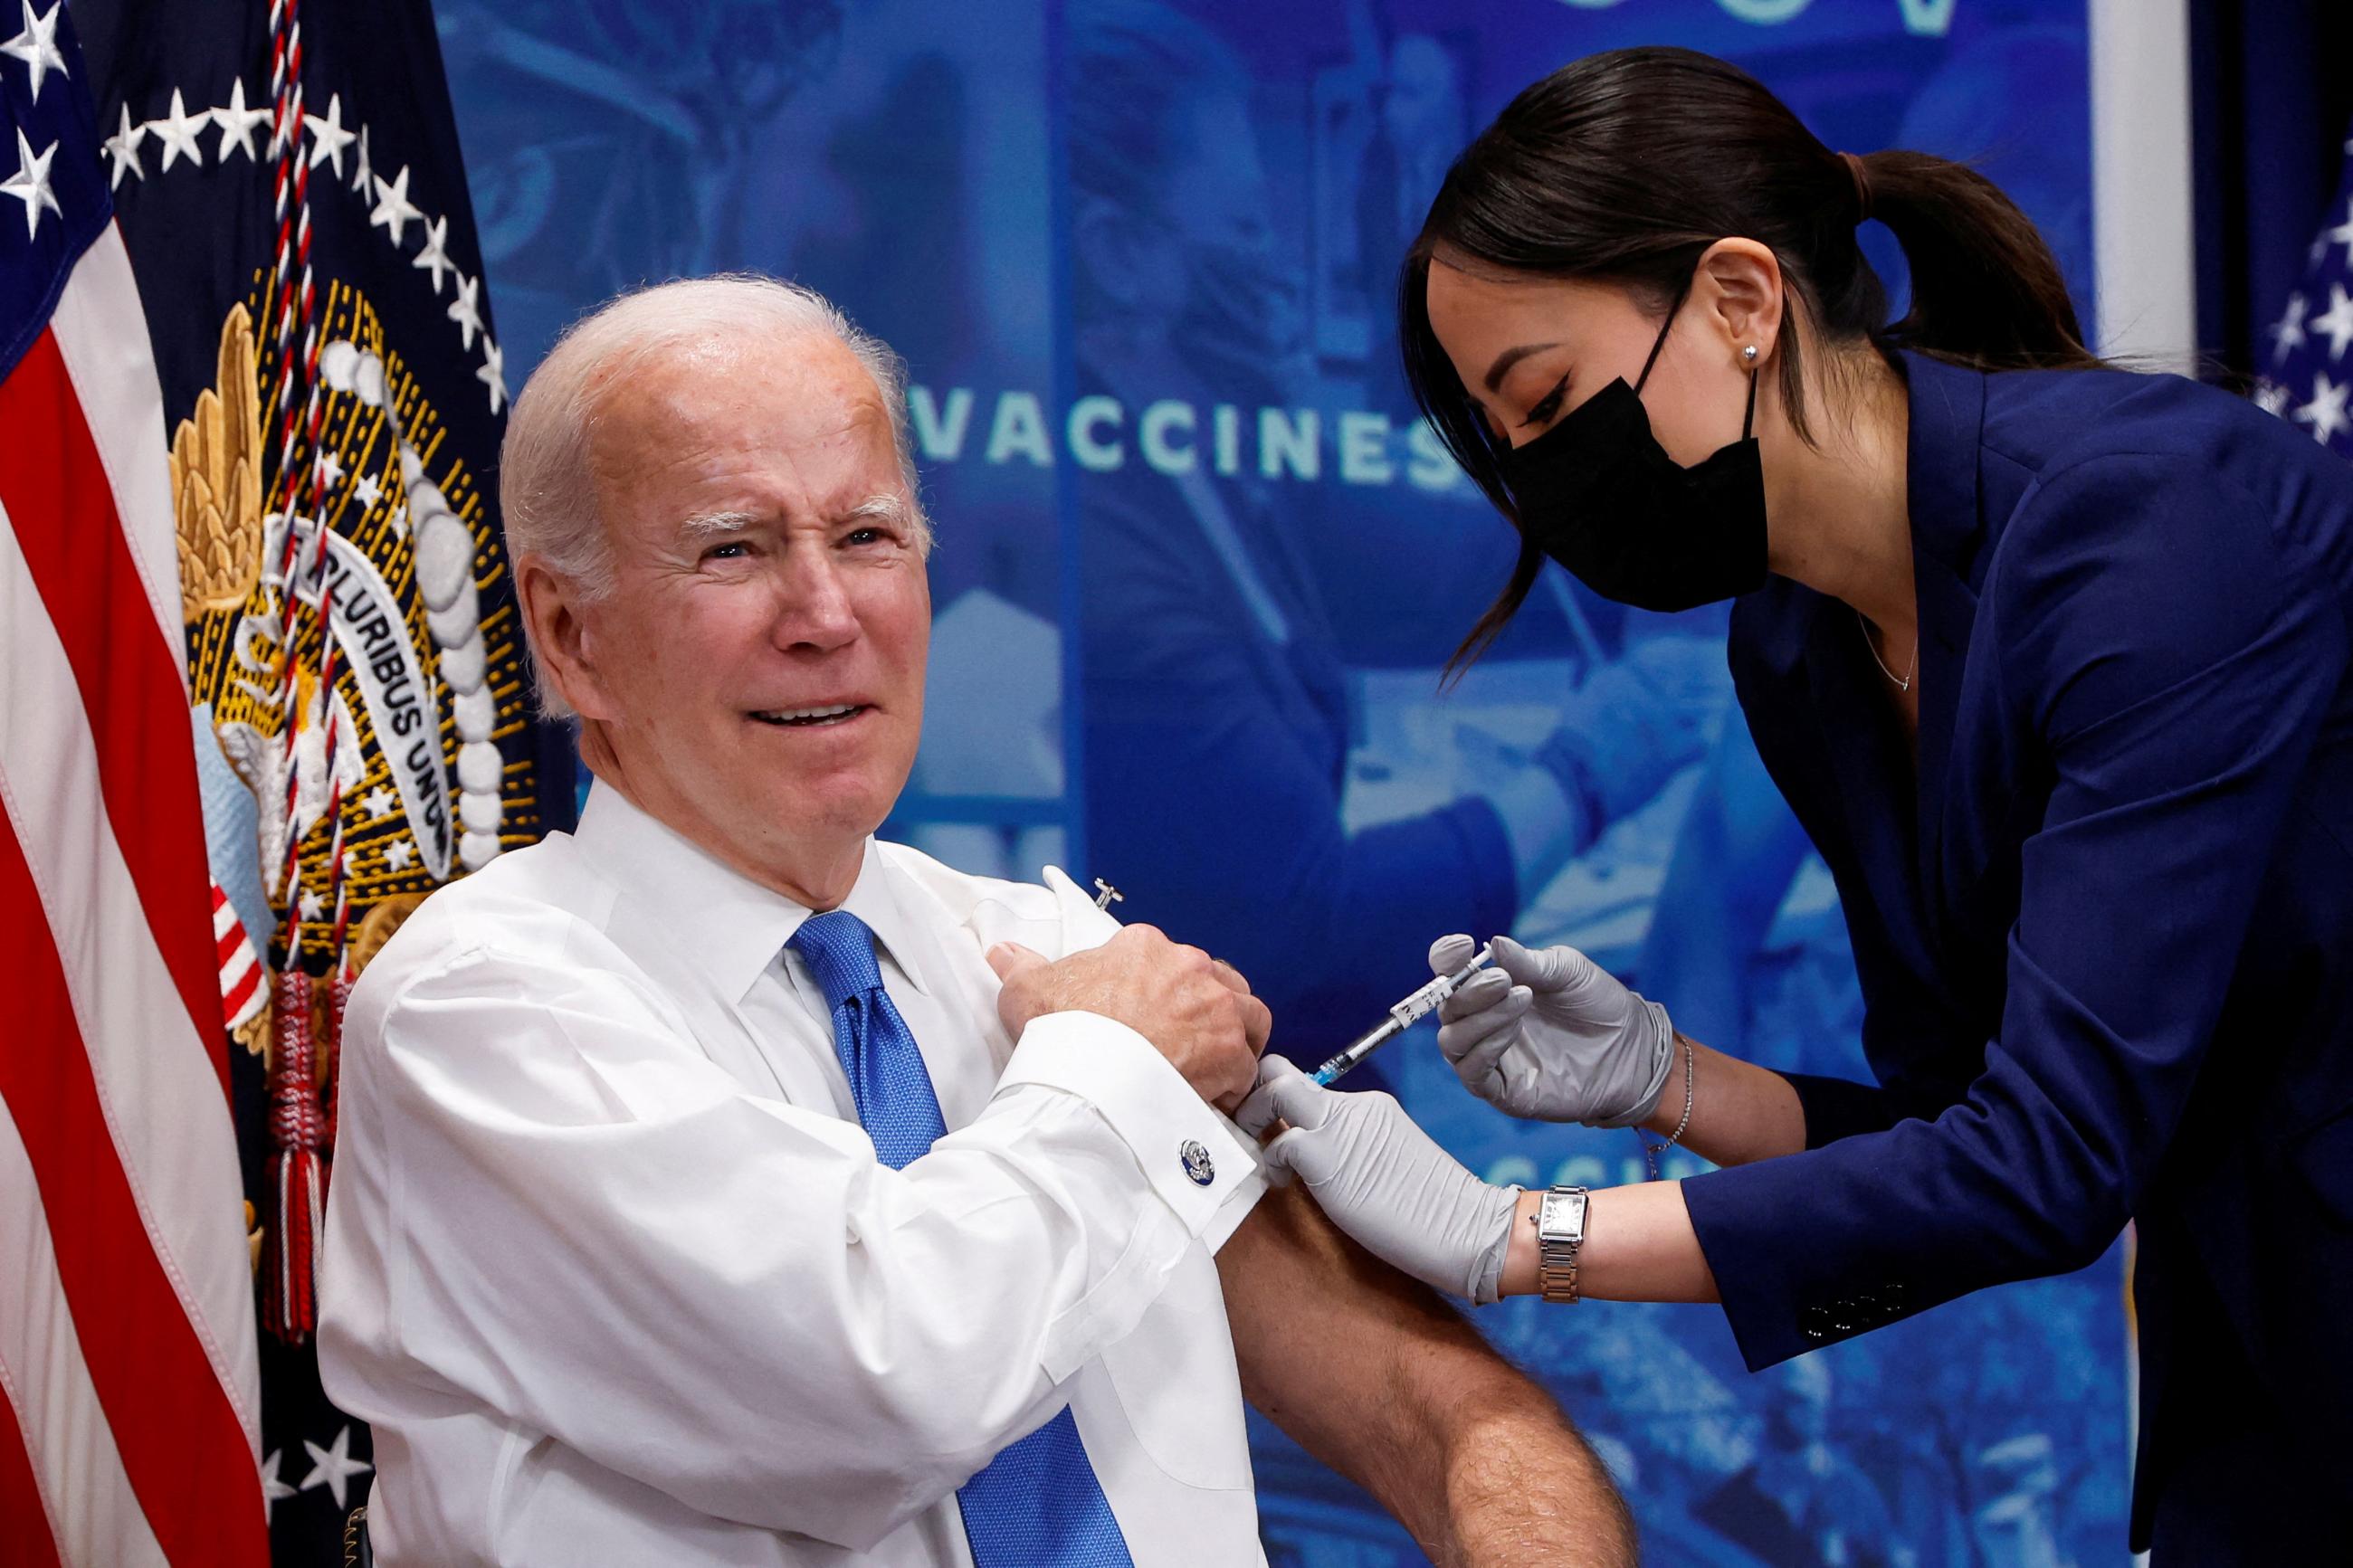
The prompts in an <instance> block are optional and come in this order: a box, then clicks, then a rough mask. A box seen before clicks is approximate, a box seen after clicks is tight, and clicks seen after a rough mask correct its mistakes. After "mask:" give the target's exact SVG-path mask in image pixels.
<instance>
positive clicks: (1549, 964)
mask: <svg viewBox="0 0 2353 1568" xmlns="http://www.w3.org/2000/svg"><path fill="white" fill-rule="evenodd" d="M1494 948H1495V958H1494V966H1493V968H1490V969H1484V970H1482V971H1480V973H1477V974H1475V975H1472V977H1471V979H1470V980H1469V981H1468V982H1467V983H1465V984H1464V985H1463V986H1462V988H1461V990H1459V991H1457V992H1456V993H1455V994H1453V995H1451V996H1450V997H1448V998H1447V999H1446V1000H1445V1001H1444V1002H1442V1003H1440V1005H1439V1008H1438V1016H1439V1020H1440V1027H1439V1030H1438V1048H1439V1049H1440V1050H1441V1051H1443V1052H1444V1053H1445V1054H1446V1059H1447V1060H1448V1061H1449V1062H1451V1063H1452V1064H1453V1066H1454V1071H1455V1074H1456V1076H1457V1077H1459V1078H1461V1079H1462V1082H1463V1085H1464V1087H1465V1088H1467V1089H1470V1090H1471V1092H1472V1093H1473V1094H1475V1095H1477V1096H1478V1097H1479V1098H1480V1099H1482V1100H1485V1101H1487V1102H1488V1103H1489V1104H1490V1105H1493V1106H1494V1107H1495V1108H1496V1109H1497V1110H1505V1111H1509V1112H1510V1113H1511V1114H1512V1115H1514V1116H1523V1117H1531V1118H1534V1119H1535V1120H1537V1121H1581V1122H1583V1123H1585V1124H1586V1125H1587V1126H1588V1127H1631V1126H1633V1125H1635V1124H1636V1123H1638V1122H1641V1121H1643V1120H1645V1119H1646V1118H1648V1117H1649V1116H1650V1114H1651V1111H1652V1110H1655V1109H1656V1108H1657V1106H1658V1103H1659V1091H1660V1090H1661V1089H1662V1088H1664V1087H1665V1085H1666V1081H1667V1072H1668V1068H1669V1067H1670V1066H1671V1065H1672V1059H1673V1057H1674V1040H1675V1031H1674V1026H1673V1025H1672V1024H1671V1023H1669V1022H1668V1020H1667V1010H1666V1009H1665V1008H1664V1007H1662V1006H1660V1005H1658V1004H1657V1003H1656V1002H1650V1001H1645V1000H1644V999H1643V998H1642V997H1641V996H1640V995H1639V994H1636V993H1634V992H1631V991H1629V990H1628V989H1626V987H1625V986H1623V985H1621V984H1619V983H1618V981H1617V979H1616V978H1615V977H1613V976H1612V975H1611V974H1610V973H1609V972H1608V971H1607V970H1604V969H1603V968H1601V967H1600V966H1599V964H1597V963H1594V962H1593V961H1592V960H1591V959H1589V958H1588V957H1586V956H1585V954H1583V953H1581V952H1577V949H1575V948H1573V947H1550V948H1544V949H1541V950H1535V949H1529V948H1525V947H1522V946H1521V945H1520V944H1519V943H1518V942H1514V941H1513V940H1512V939H1511V938H1510V937H1507V936H1499V937H1497V938H1496V939H1495V941H1494ZM1475 951H1476V949H1475V947H1474V945H1473V944H1472V941H1471V939H1470V938H1469V937H1467V936H1442V937H1440V938H1439V939H1438V940H1437V941H1436V942H1432V943H1431V944H1430V968H1431V969H1432V970H1433V971H1435V972H1436V973H1440V974H1451V973H1454V972H1455V971H1456V970H1458V969H1461V967H1462V966H1463V965H1464V964H1466V963H1470V962H1471V955H1472V952H1475Z"/></svg>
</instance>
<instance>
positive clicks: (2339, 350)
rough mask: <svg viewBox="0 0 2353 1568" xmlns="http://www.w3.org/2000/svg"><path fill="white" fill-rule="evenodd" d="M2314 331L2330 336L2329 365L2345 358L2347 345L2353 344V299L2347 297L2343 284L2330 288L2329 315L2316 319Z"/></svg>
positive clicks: (2313, 323) (2313, 324) (2332, 285)
mask: <svg viewBox="0 0 2353 1568" xmlns="http://www.w3.org/2000/svg"><path fill="white" fill-rule="evenodd" d="M2312 330H2313V331H2316V332H2326V333H2327V334H2328V363H2331V364H2335V363H2337V361H2338V360H2341V359H2343V358H2344V357H2345V345H2346V344H2348V343H2353V299H2348V298H2347V297H2346V293H2345V286H2344V285H2343V284H2341V283H2331V284H2330V285H2329V286H2328V313H2327V315H2325V316H2316V317H2314V318H2313V322H2312Z"/></svg>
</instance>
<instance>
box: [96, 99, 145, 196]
mask: <svg viewBox="0 0 2353 1568" xmlns="http://www.w3.org/2000/svg"><path fill="white" fill-rule="evenodd" d="M146 137H147V128H146V127H145V126H144V125H133V124H132V123H131V106H130V105H129V104H127V103H126V104H124V105H123V106H122V129H121V130H120V131H118V132H115V133H114V134H113V135H111V136H110V137H108V138H107V139H106V140H105V141H104V142H100V143H99V151H100V152H101V153H105V154H106V155H107V156H108V157H109V158H111V159H112V160H113V161H114V174H113V177H112V178H111V179H110V180H109V181H108V182H107V185H106V188H107V189H108V190H110V191H111V190H113V189H115V188H116V187H117V186H119V185H121V184H122V171H123V170H125V169H128V170H130V171H131V172H132V174H136V175H138V176H139V178H140V181H141V183H142V184H143V183H145V181H146V178H147V171H146V170H144V169H142V168H141V167H140V166H139V143H140V142H142V141H144V140H146Z"/></svg>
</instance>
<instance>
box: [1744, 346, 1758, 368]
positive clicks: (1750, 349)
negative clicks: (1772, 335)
mask: <svg viewBox="0 0 2353 1568" xmlns="http://www.w3.org/2000/svg"><path fill="white" fill-rule="evenodd" d="M1740 357H1741V359H1742V360H1743V361H1745V362H1746V363H1749V364H1755V363H1757V345H1756V344H1755V343H1750V344H1749V345H1748V346H1747V347H1746V348H1745V349H1742V350H1741V351H1740Z"/></svg>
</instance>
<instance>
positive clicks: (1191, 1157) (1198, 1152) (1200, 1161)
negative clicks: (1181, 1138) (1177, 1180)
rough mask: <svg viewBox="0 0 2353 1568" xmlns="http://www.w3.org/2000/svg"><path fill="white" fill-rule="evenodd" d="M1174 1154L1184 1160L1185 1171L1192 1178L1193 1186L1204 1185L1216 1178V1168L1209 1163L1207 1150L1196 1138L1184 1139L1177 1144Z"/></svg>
mask: <svg viewBox="0 0 2353 1568" xmlns="http://www.w3.org/2000/svg"><path fill="white" fill-rule="evenodd" d="M1176 1155H1177V1157H1178V1158H1179V1159H1181V1160H1183V1161H1184V1162H1185V1173H1186V1174H1187V1175H1188V1176H1190V1177H1192V1178H1193V1184H1194V1185H1195V1186H1197V1187H1206V1186H1208V1184H1210V1183H1211V1182H1214V1181H1216V1180H1217V1179H1218V1168H1217V1166H1215V1165H1213V1164H1211V1163H1209V1152H1208V1150H1207V1149H1205V1148H1203V1147H1202V1146H1201V1144H1200V1142H1199V1141H1198V1139H1193V1138H1187V1139H1186V1140H1185V1142H1183V1143H1181V1144H1179V1145H1178V1146H1177V1149H1176Z"/></svg>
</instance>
